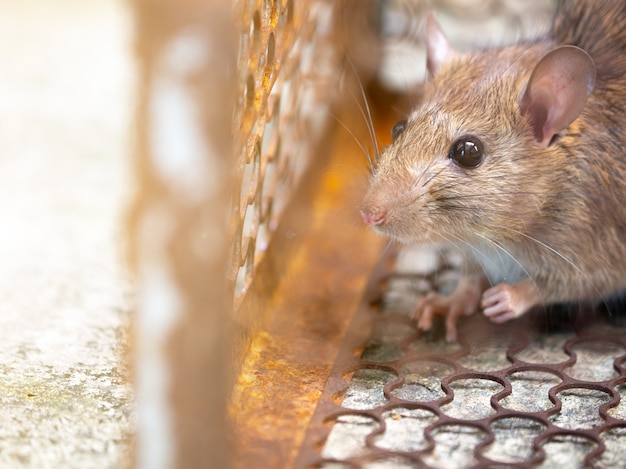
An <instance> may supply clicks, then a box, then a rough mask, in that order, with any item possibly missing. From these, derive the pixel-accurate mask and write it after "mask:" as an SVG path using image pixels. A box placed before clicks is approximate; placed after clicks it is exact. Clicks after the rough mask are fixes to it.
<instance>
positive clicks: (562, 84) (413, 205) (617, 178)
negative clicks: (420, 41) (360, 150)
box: [360, 0, 626, 341]
mask: <svg viewBox="0 0 626 469" xmlns="http://www.w3.org/2000/svg"><path fill="white" fill-rule="evenodd" d="M425 37H426V50H427V64H426V66H427V71H428V79H427V80H426V83H425V84H424V94H423V99H422V100H421V102H420V103H419V105H418V106H417V107H416V108H415V109H413V110H412V111H411V112H410V113H409V115H408V117H407V118H406V119H403V120H401V121H399V122H398V123H397V124H396V125H395V126H393V129H392V143H391V144H390V145H389V146H387V147H386V148H384V149H383V150H382V152H381V153H380V155H378V157H377V161H376V164H375V167H374V169H373V171H372V175H371V177H370V181H369V186H368V190H367V193H366V195H365V197H364V199H363V202H362V204H361V207H360V211H361V215H362V218H363V220H364V221H365V223H367V224H368V225H370V226H371V227H373V228H374V229H375V230H376V231H377V232H379V233H382V234H384V235H387V236H389V237H391V238H392V239H394V240H397V241H400V242H404V243H413V242H432V243H447V244H448V245H450V246H452V247H454V248H457V249H459V250H461V251H462V252H463V253H464V258H465V259H466V261H465V264H466V265H465V266H464V268H463V275H462V277H461V279H460V280H459V283H458V285H457V287H456V289H455V290H454V292H453V293H452V294H451V295H449V296H442V295H440V294H438V293H435V292H431V293H429V294H427V295H425V296H424V297H422V298H421V299H420V301H419V302H418V304H417V306H416V309H415V312H414V313H413V318H414V319H415V320H416V321H417V326H418V327H419V328H420V329H422V330H429V329H430V328H431V326H432V321H433V318H434V316H436V315H441V316H445V318H446V319H445V322H446V331H447V332H446V339H447V340H449V341H455V340H456V339H457V322H458V318H459V317H461V316H462V315H470V314H473V313H476V312H478V311H482V313H483V314H484V315H485V316H486V317H488V318H490V319H491V320H492V321H494V322H496V323H502V322H505V321H509V320H511V319H514V318H518V317H520V316H522V315H523V314H525V313H526V312H528V311H529V310H531V309H533V308H537V307H541V306H546V305H549V304H554V303H569V302H592V303H597V304H600V303H602V302H604V301H606V299H608V298H611V297H612V296H614V295H618V294H620V293H621V292H624V291H626V209H625V208H624V207H625V205H626V57H625V53H626V2H623V1H621V0H617V1H616V0H606V1H592V0H580V1H576V2H560V5H559V7H558V8H557V11H556V13H555V15H554V18H553V22H552V27H551V30H550V32H549V33H548V34H547V35H545V36H541V37H538V38H536V39H534V40H526V41H523V42H520V43H517V44H513V45H508V46H499V47H493V48H489V49H484V50H478V51H472V52H468V53H459V52H458V51H456V50H455V49H454V48H453V47H452V45H451V44H450V42H449V41H448V39H447V38H446V36H445V34H444V32H443V31H442V29H441V27H440V26H439V24H438V23H437V21H436V19H435V17H434V15H433V14H432V13H431V14H429V15H428V17H427V19H426V24H425Z"/></svg>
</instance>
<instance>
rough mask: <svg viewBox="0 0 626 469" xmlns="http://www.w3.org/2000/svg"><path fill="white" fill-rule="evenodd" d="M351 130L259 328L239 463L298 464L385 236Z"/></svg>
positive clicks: (235, 410) (242, 376) (234, 408)
mask: <svg viewBox="0 0 626 469" xmlns="http://www.w3.org/2000/svg"><path fill="white" fill-rule="evenodd" d="M358 152H360V150H358V147H356V144H355V143H354V140H353V138H352V137H351V136H348V135H343V134H341V133H337V136H336V142H335V145H334V148H333V157H332V159H331V161H330V163H329V166H328V169H327V170H325V171H323V172H322V173H321V174H322V177H321V180H320V181H319V183H318V184H317V185H316V186H315V187H316V190H315V191H314V197H313V200H309V201H305V203H303V204H302V205H301V206H297V207H296V208H294V209H297V210H300V211H305V210H306V211H308V212H307V213H306V216H307V217H310V218H309V220H311V223H310V226H309V227H308V228H307V230H306V231H302V230H299V229H298V228H297V227H296V228H294V230H293V232H294V233H295V235H296V236H297V241H298V243H297V245H296V248H295V250H294V251H293V252H292V253H291V255H290V257H289V259H288V262H287V266H286V269H285V271H284V272H280V279H279V282H278V286H277V287H276V288H275V290H274V293H273V294H272V297H271V298H269V300H268V301H266V303H265V306H264V307H263V309H264V311H253V312H252V313H253V314H254V315H255V317H259V318H263V319H262V320H261V321H260V323H259V324H258V325H257V327H256V328H254V330H253V331H252V339H251V342H250V346H249V349H248V350H247V353H246V355H245V357H244V360H243V364H242V367H241V370H240V371H239V374H238V376H237V377H236V382H235V386H234V390H233V393H232V397H231V400H230V406H229V412H230V417H231V422H232V424H233V427H234V434H235V440H236V441H235V442H234V461H233V466H234V467H235V468H242V469H243V468H246V469H247V468H255V467H259V468H261V467H262V468H281V469H282V468H289V467H293V464H294V461H295V458H296V457H297V454H298V452H299V450H300V446H301V444H302V441H303V439H304V436H305V432H306V429H307V426H308V423H309V421H310V419H311V417H312V415H313V413H314V411H315V408H316V406H317V402H318V400H319V398H320V396H321V393H322V390H323V388H324V385H325V383H326V380H327V379H328V376H329V374H330V371H331V368H332V366H333V363H334V360H335V358H336V356H337V353H338V350H339V347H340V345H341V343H342V341H343V338H344V335H345V332H346V330H347V328H348V325H349V323H350V321H351V319H352V316H353V313H354V312H355V310H356V308H357V305H358V302H359V301H360V299H361V295H362V292H363V289H364V287H365V283H366V281H367V278H368V277H369V274H370V272H371V270H372V268H373V266H374V264H375V262H376V260H377V259H378V257H379V255H380V252H381V250H382V247H383V245H384V243H385V240H384V239H383V238H381V237H378V236H375V235H373V234H372V233H371V232H370V231H369V230H367V229H366V227H365V226H363V225H362V222H361V221H360V219H359V218H358V211H357V210H356V207H357V206H358V200H359V198H360V195H359V194H358V191H357V192H355V189H361V188H360V187H358V185H356V184H355V183H354V180H355V178H361V179H362V180H364V178H363V176H364V175H365V174H366V172H365V170H364V168H365V166H364V164H363V163H364V162H363V158H364V157H363V155H362V153H358Z"/></svg>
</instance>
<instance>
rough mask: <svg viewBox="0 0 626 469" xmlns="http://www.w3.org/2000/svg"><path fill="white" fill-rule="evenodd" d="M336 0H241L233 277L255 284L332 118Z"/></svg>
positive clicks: (243, 284) (237, 282)
mask: <svg viewBox="0 0 626 469" xmlns="http://www.w3.org/2000/svg"><path fill="white" fill-rule="evenodd" d="M328 8H329V5H328V4H327V2H324V1H317V0H311V1H307V2H297V1H294V0H256V1H254V0H247V1H244V0H242V1H240V2H239V9H240V11H239V12H238V18H239V21H240V31H239V35H240V38H239V53H238V64H237V70H238V75H239V76H238V84H237V86H238V90H237V96H238V102H237V104H236V108H235V112H234V116H233V135H235V152H236V155H237V162H236V170H235V173H236V174H235V187H234V189H233V194H232V212H231V230H230V231H231V237H232V240H233V241H232V242H233V247H232V250H233V253H232V262H231V279H232V280H233V282H234V290H235V291H234V296H235V299H236V300H237V299H240V298H241V297H242V295H243V293H244V292H245V291H246V289H247V287H248V286H249V284H250V282H251V280H252V277H253V273H254V271H255V267H256V266H257V265H258V263H259V261H260V260H261V258H262V257H263V254H264V252H265V249H266V248H267V245H268V244H269V241H270V239H271V237H272V234H273V232H274V231H275V229H276V227H277V225H278V221H279V219H280V216H281V214H282V213H283V211H284V209H285V206H286V204H287V203H288V201H289V200H290V197H291V195H292V192H293V190H294V188H295V187H296V184H297V183H298V181H299V179H300V177H301V176H302V174H303V172H304V170H305V169H306V168H307V167H308V165H309V163H310V161H311V156H312V151H311V149H312V148H313V145H314V143H315V141H316V139H317V138H318V136H319V134H320V130H321V128H322V127H323V123H324V121H325V120H326V119H327V117H328V114H327V113H326V106H328V104H329V99H328V93H325V94H324V93H323V92H321V91H320V89H321V88H320V87H321V86H322V85H323V80H322V79H321V76H322V75H323V73H324V71H327V70H328V69H327V68H326V67H324V63H325V61H326V60H331V58H330V57H331V56H332V49H331V48H330V47H328V41H329V38H328V34H329V33H328V31H329V28H328V25H326V24H324V22H325V21H328V18H329V16H328V14H327V13H328Z"/></svg>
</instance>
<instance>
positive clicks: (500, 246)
mask: <svg viewBox="0 0 626 469" xmlns="http://www.w3.org/2000/svg"><path fill="white" fill-rule="evenodd" d="M474 234H475V235H476V236H478V237H479V238H482V239H484V240H485V241H487V242H488V243H490V244H491V245H493V246H494V247H496V248H497V249H498V250H500V251H502V252H503V253H504V254H506V255H507V256H508V257H509V258H510V259H511V260H512V261H513V262H515V263H516V264H517V265H518V266H519V268H520V269H521V270H522V272H524V275H526V277H527V278H528V279H529V280H530V281H531V282H532V284H533V287H534V288H535V291H536V292H537V294H538V295H539V297H540V298H541V303H542V304H543V303H544V301H543V294H542V292H541V290H540V289H539V285H537V282H536V281H535V279H534V278H533V277H532V275H530V272H528V269H526V267H524V265H523V264H522V263H521V262H520V261H518V260H517V258H516V257H515V256H514V255H513V254H512V253H511V252H510V251H509V250H508V249H506V248H505V247H504V246H502V245H501V244H500V243H498V242H496V241H495V240H493V239H491V238H489V237H488V236H485V235H482V234H480V233H478V232H476V233H474Z"/></svg>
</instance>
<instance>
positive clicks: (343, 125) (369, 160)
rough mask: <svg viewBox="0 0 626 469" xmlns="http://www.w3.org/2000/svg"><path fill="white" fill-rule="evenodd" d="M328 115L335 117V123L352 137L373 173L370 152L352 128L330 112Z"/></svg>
mask: <svg viewBox="0 0 626 469" xmlns="http://www.w3.org/2000/svg"><path fill="white" fill-rule="evenodd" d="M330 116H331V117H332V118H333V119H335V120H336V121H337V123H338V124H339V125H341V126H342V127H343V128H344V129H345V131H346V132H348V134H349V135H350V136H351V137H352V138H353V139H354V141H355V143H356V144H357V146H358V147H359V148H360V149H361V152H363V154H364V155H365V158H367V162H368V163H369V167H370V173H373V172H374V163H373V162H372V157H371V156H370V153H369V152H368V151H367V149H366V148H365V146H364V145H363V144H362V143H361V141H360V140H359V139H358V138H357V137H356V135H354V132H352V130H350V128H349V127H348V126H347V125H346V124H345V123H344V122H343V121H342V120H341V119H340V118H339V117H337V116H336V115H335V114H333V113H332V112H331V113H330Z"/></svg>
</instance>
